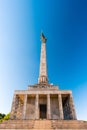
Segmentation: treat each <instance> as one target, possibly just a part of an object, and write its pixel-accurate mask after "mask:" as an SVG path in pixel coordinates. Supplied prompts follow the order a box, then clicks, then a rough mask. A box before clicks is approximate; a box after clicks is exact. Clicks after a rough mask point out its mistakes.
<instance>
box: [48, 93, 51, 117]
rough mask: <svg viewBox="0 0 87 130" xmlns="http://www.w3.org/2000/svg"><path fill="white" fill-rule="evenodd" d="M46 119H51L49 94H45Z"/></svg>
mask: <svg viewBox="0 0 87 130" xmlns="http://www.w3.org/2000/svg"><path fill="white" fill-rule="evenodd" d="M47 119H51V111H50V94H47Z"/></svg>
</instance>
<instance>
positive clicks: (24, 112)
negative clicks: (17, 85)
mask: <svg viewBox="0 0 87 130" xmlns="http://www.w3.org/2000/svg"><path fill="white" fill-rule="evenodd" d="M26 108H27V94H25V95H24V107H23V119H26Z"/></svg>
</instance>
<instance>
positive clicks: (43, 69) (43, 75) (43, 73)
mask: <svg viewBox="0 0 87 130" xmlns="http://www.w3.org/2000/svg"><path fill="white" fill-rule="evenodd" d="M46 41H47V39H46V38H45V36H44V34H43V33H41V42H42V44H41V58H40V72H39V79H38V83H48V77H47V64H46Z"/></svg>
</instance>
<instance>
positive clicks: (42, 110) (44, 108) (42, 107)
mask: <svg viewBox="0 0 87 130" xmlns="http://www.w3.org/2000/svg"><path fill="white" fill-rule="evenodd" d="M46 115H47V105H46V104H40V118H42V119H45V118H47V116H46Z"/></svg>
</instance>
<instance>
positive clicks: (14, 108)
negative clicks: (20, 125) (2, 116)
mask: <svg viewBox="0 0 87 130" xmlns="http://www.w3.org/2000/svg"><path fill="white" fill-rule="evenodd" d="M15 111H16V94H14V96H13V101H12V107H11V113H10V119H14V118H15Z"/></svg>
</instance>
